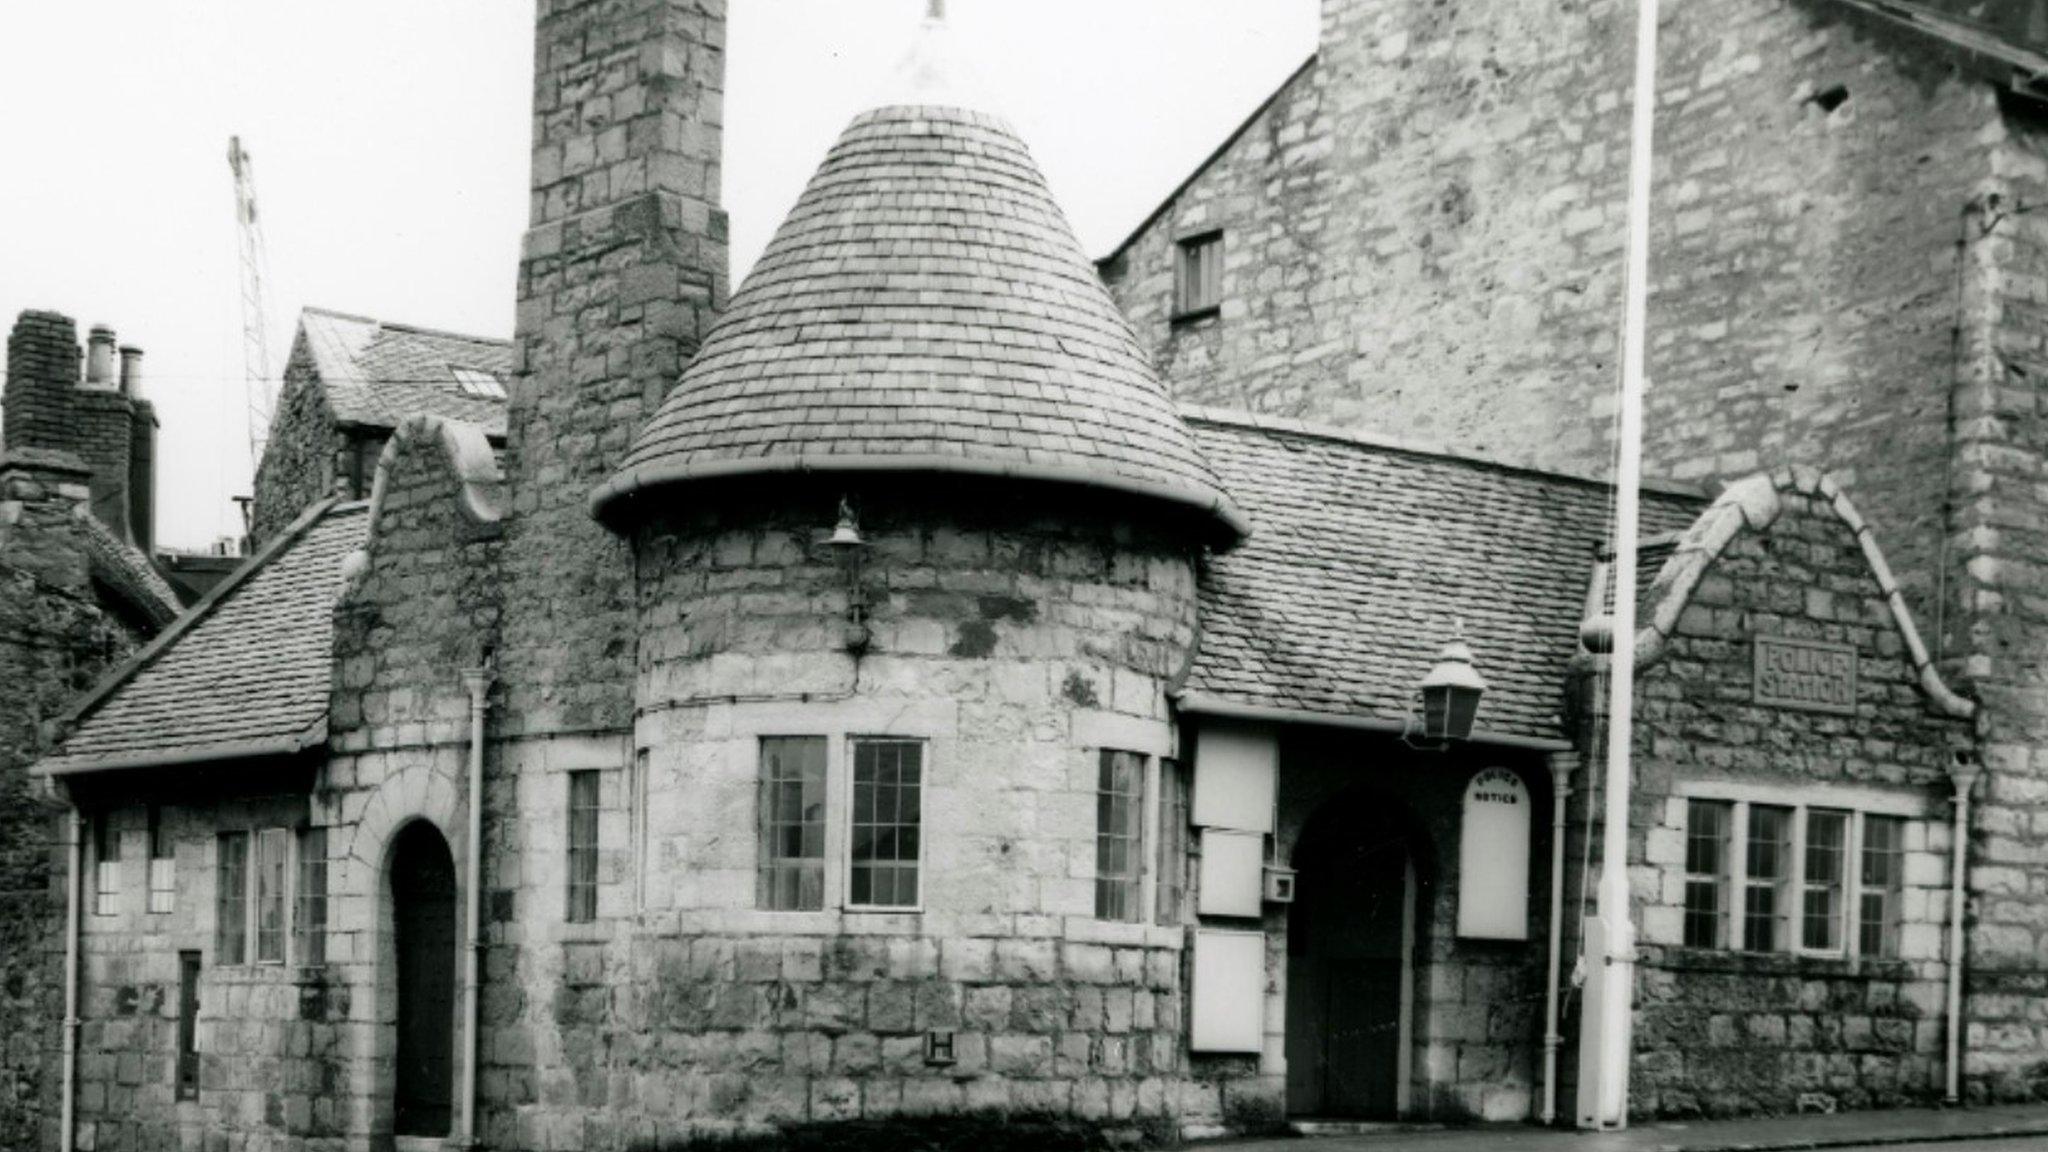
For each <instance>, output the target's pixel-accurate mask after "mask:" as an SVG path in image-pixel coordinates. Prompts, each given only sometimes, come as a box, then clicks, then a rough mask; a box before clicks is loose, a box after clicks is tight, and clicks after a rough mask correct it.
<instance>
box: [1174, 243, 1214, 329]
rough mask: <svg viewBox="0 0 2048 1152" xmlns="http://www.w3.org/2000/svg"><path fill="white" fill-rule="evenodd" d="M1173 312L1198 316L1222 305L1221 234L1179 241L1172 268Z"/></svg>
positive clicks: (1179, 314) (1180, 314) (1178, 314)
mask: <svg viewBox="0 0 2048 1152" xmlns="http://www.w3.org/2000/svg"><path fill="white" fill-rule="evenodd" d="M1173 291H1174V309H1173V310H1174V315H1176V316H1198V315H1203V314H1206V313H1209V312H1213V311H1215V310H1216V309H1217V308H1219V307H1221V306H1222V304H1223V233H1221V232H1207V233H1204V234H1202V235H1200V236H1190V237H1188V238H1187V239H1185V240H1182V241H1181V242H1180V245H1179V248H1178V251H1177V253H1176V261H1175V267H1174V285H1173Z"/></svg>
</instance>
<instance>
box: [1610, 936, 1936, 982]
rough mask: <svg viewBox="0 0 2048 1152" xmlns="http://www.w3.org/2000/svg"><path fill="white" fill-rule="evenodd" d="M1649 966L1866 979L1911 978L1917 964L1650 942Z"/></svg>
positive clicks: (1646, 957) (1646, 956) (1644, 956)
mask: <svg viewBox="0 0 2048 1152" xmlns="http://www.w3.org/2000/svg"><path fill="white" fill-rule="evenodd" d="M1641 953H1642V960H1643V963H1644V964H1645V965H1646V966H1649V967H1655V968H1660V969H1663V970H1665V971H1670V972H1729V973H1739V974H1746V975H1755V976H1807V977H1812V976H1846V977H1854V978H1858V979H1864V980H1909V979H1912V978H1913V964H1912V962H1911V961H1909V960H1900V959H1897V958H1895V957H1888V956H1816V955H1812V954H1810V953H1796V952H1733V951H1729V950H1727V949H1722V948H1687V947H1681V946H1677V945H1667V946H1649V945H1646V946H1644V947H1643V948H1642V950H1641Z"/></svg>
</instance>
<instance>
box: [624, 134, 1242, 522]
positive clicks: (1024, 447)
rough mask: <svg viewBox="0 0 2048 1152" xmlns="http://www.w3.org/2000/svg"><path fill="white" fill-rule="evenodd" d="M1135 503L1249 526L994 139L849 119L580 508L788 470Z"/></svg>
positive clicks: (1026, 174) (1027, 167) (1105, 300)
mask: <svg viewBox="0 0 2048 1152" xmlns="http://www.w3.org/2000/svg"><path fill="white" fill-rule="evenodd" d="M875 469H889V470H900V471H917V472H923V471H936V472H975V473H981V474H991V473H993V474H1001V475H1012V476H1020V477H1026V478H1034V479H1041V480H1059V481H1068V482H1075V483H1081V484H1091V485H1096V486H1100V487H1110V488H1116V489H1120V490H1125V491H1135V492H1139V493H1142V494H1145V495H1148V496H1152V497H1157V498H1159V499H1162V500H1167V501H1172V502H1175V503H1178V504H1181V505H1191V506H1194V507H1196V508H1198V509H1200V510H1202V511H1205V512H1208V513H1210V514H1212V515H1213V516H1214V517H1216V518H1217V519H1218V520H1220V521H1222V522H1223V524H1224V526H1226V527H1227V528H1228V530H1229V533H1230V535H1232V536H1235V535H1238V534H1241V533H1242V532H1243V530H1244V529H1245V525H1244V524H1243V522H1242V521H1241V520H1240V519H1239V518H1238V516H1237V513H1236V510H1235V508H1234V506H1233V505H1232V504H1231V503H1230V500H1229V498H1228V497H1227V496H1225V495H1224V493H1223V491H1222V489H1221V488H1220V487H1219V486H1218V484H1217V482H1216V478H1215V475H1214V473H1213V472H1212V471H1211V469H1210V467H1209V465H1208V464H1207V463H1206V462H1205V461H1204V460H1203V459H1202V457H1201V454H1200V453H1199V452H1197V451H1196V448H1195V445H1194V441H1193V439H1192V438H1191V437H1190V436H1189V434H1188V430H1187V427H1186V425H1184V424H1183V423H1182V422H1181V419H1180V416H1179V414H1178V413H1177V412H1176V411H1175V409H1174V407H1173V405H1172V403H1171V402H1170V400H1169V399H1168V397H1167V391H1166V388H1165V386H1164V385H1163V384H1161V383H1160V380H1159V378H1158V376H1157V375H1156V374H1155V373H1154V371H1153V369H1152V365H1151V362H1150V360H1149V358H1148V357H1147V356H1146V354H1145V353H1144V352H1143V351H1142V350H1141V349H1140V348H1139V346H1138V343H1137V340H1136V338H1135V337H1134V336H1133V335H1132V332H1131V328H1130V325H1129V324H1128V323H1127V322H1126V321H1125V320H1124V318H1123V316H1122V314H1121V313H1119V312H1118V311H1117V309H1116V306H1115V305H1114V304H1113V303H1111V302H1110V299H1109V295H1108V293H1107V292H1106V291H1105V290H1104V289H1103V287H1102V283H1101V281H1100V280H1099V279H1098V277H1097V276H1096V274H1095V270H1094V268H1093V267H1092V266H1091V265H1090V263H1089V261H1088V259H1087V257H1086V256H1085V255H1084V254H1083V253H1082V251H1081V247H1080V245H1079V243H1078V242H1077V241H1076V240H1075V239H1074V235H1073V231H1072V230H1071V229H1070V228H1069V227H1068V224H1067V221H1066V218H1065V216H1063V215H1062V214H1061V212H1060V210H1059V207H1058V205H1056V204H1055V203H1054V202H1053V199H1052V195H1051V193H1050V192H1049V191H1048V189H1047V188H1046V185H1045V180H1044V178H1043V177H1042V176H1041V175H1040V174H1039V172H1038V169H1037V166H1036V165H1035V164H1034V163H1033V161H1032V159H1031V156H1030V153H1029V152H1028V151H1027V150H1026V149H1025V147H1024V144H1023V142H1022V141H1021V140H1019V139H1018V138H1017V136H1016V134H1015V133H1014V132H1013V131H1012V130H1011V129H1010V127H1009V126H1008V125H1007V124H1006V123H1005V122H1004V121H1002V120H1001V119H999V118H997V117H995V116H991V115H988V114H986V113H982V112H975V111H969V110H966V109H962V108H955V107H946V106H937V105H919V106H911V105H893V106H889V107H884V108H879V109H876V110H874V111H871V112H867V113H863V114H862V115H860V116H858V117H856V118H855V119H854V121H853V123H852V125H851V126H849V127H848V128H847V129H846V132H845V134H844V135H842V136H841V137H840V139H839V142H838V143H837V144H836V145H835V146H834V147H833V148H832V150H831V152H830V154H829V155H827V156H826V158H825V162H824V165H823V166H822V167H821V168H820V169H819V170H818V172H817V174H816V175H815V176H814V177H812V179H811V183H810V186H809V187H808V188H806V189H805V190H804V194H803V196H802V197H801V198H800V199H799V200H798V202H797V205H796V208H795V209H794V210H793V211H792V212H791V213H790V216H789V218H788V219H787V220H785V221H784V222H783V224H782V227H781V229H780V230H779V231H778V232H777V233H776V235H775V238H774V240H773V241H772V242H771V243H770V244H769V246H768V249H767V251H766V252H765V253H764V254H763V255H762V257H761V259H760V261H759V262H758V263H757V264H756V265H755V266H754V270H753V272H752V273H751V274H750V275H749V276H748V277H747V281H746V283H745V284H744V285H743V286H741V288H740V290H739V291H738V292H737V293H736V294H734V296H733V299H732V304H731V307H730V308H729V309H728V310H727V312H726V314H725V315H724V316H723V317H722V318H721V319H720V321H719V322H718V324H717V326H716V327H714V328H713V329H712V331H711V334H710V336H709V337H708V338H707V339H706V341H705V344H704V347H703V348H702V350H700V351H699V352H698V354H697V357H696V359H694V360H693V361H692V362H691V363H690V365H689V367H688V368H686V369H685V370H684V372H683V376H682V379H681V381H680V383H678V384H677V386H676V387H675V389H674V390H673V391H671V392H670V393H669V395H668V398H667V400H666V401H664V402H663V404H662V406H661V408H660V410H659V411H658V412H657V413H656V414H655V417H654V419H653V420H652V421H651V422H649V424H648V425H647V426H646V427H645V428H644V429H642V430H641V432H640V435H639V437H638V438H637V439H636V440H635V441H634V444H633V448H632V451H631V453H630V454H629V455H628V456H627V458H626V461H625V463H624V465H623V467H622V469H621V471H620V472H619V473H618V474H617V475H616V476H614V477H613V478H612V479H611V480H610V481H608V482H607V483H606V484H605V485H604V486H603V487H602V488H600V489H599V490H598V492H597V493H595V494H594V495H593V497H592V502H593V505H594V506H596V507H597V508H598V509H600V510H603V509H604V508H606V507H607V506H608V505H610V504H611V503H612V502H613V501H615V500H617V499H618V498H619V497H620V496H622V495H625V494H626V493H629V492H632V491H634V490H636V489H640V488H645V487H649V486H653V485H661V484H673V483H675V482H678V481H684V480H690V479H696V478H702V477H708V476H714V475H736V474H750V473H759V472H771V471H794V470H807V471H810V470H816V471H835V470H849V471H850V470H875Z"/></svg>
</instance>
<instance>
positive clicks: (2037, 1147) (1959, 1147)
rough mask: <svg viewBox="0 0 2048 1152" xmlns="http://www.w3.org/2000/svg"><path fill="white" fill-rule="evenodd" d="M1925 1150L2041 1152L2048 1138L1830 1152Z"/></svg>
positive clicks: (1939, 1142) (1877, 1146)
mask: <svg viewBox="0 0 2048 1152" xmlns="http://www.w3.org/2000/svg"><path fill="white" fill-rule="evenodd" d="M1913 1148H1925V1149H1929V1150H1931V1152H2042V1149H2044V1148H2048V1136H2006V1137H2001V1138H1997V1139H1992V1140H1931V1141H1926V1142H1917V1141H1916V1142H1914V1143H1912V1144H1859V1145H1857V1146H1855V1147H1853V1148H1835V1149H1831V1150H1830V1152H1901V1150H1902V1149H1913Z"/></svg>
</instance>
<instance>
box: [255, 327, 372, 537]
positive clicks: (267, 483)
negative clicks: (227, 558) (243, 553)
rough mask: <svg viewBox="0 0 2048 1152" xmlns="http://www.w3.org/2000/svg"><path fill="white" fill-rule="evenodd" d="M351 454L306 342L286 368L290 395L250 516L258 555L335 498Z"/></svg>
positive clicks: (273, 429) (280, 408)
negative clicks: (273, 539)
mask: <svg viewBox="0 0 2048 1152" xmlns="http://www.w3.org/2000/svg"><path fill="white" fill-rule="evenodd" d="M347 451H348V442H347V438H346V437H345V436H344V435H343V434H342V432H341V430H340V429H339V428H337V427H336V426H335V423H334V416H333V413H332V412H331V411H329V409H328V407H327V398H326V395H325V393H324V390H323V389H322V388H321V386H320V377H319V374H318V373H317V372H315V371H314V369H313V357H312V354H311V352H309V351H308V350H307V348H306V346H305V341H304V340H303V338H302V339H301V340H300V341H299V342H298V343H296V344H294V345H293V346H292V354H291V359H290V360H289V361H287V362H286V364H285V369H284V389H283V391H282V392H281V393H280V395H279V396H278V401H277V414H276V415H275V416H274V417H272V418H271V421H270V437H269V439H268V440H266V441H265V442H264V446H263V461H262V463H261V464H259V465H258V466H257V469H256V482H255V487H254V489H253V491H254V493H255V497H256V499H255V503H254V504H253V505H252V506H251V508H250V510H249V548H250V550H251V551H252V552H253V551H254V550H255V549H257V548H260V547H262V546H263V542H264V541H266V540H269V539H270V538H271V537H273V536H275V535H277V534H278V533H279V532H281V531H283V530H284V529H285V528H286V527H288V526H289V525H290V524H291V522H292V521H294V520H296V519H298V518H299V514H300V513H302V512H304V511H305V510H306V509H307V508H309V507H311V506H312V505H313V504H314V503H315V502H316V501H319V500H324V499H326V498H327V497H329V496H332V495H334V489H335V480H336V478H337V477H341V476H344V475H346V471H345V469H346V460H345V457H346V453H347Z"/></svg>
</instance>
